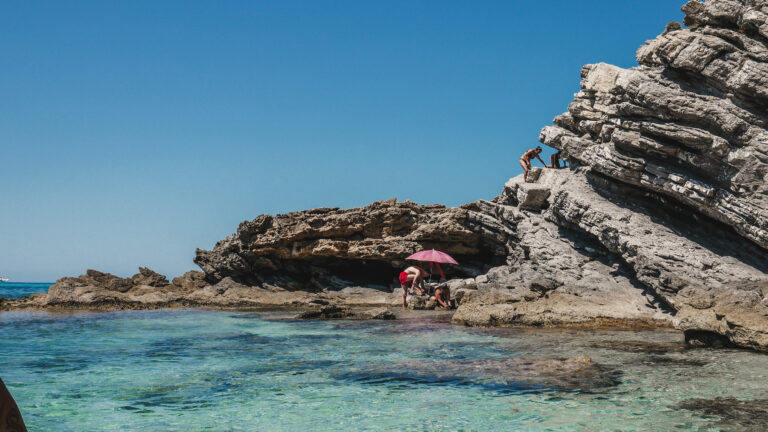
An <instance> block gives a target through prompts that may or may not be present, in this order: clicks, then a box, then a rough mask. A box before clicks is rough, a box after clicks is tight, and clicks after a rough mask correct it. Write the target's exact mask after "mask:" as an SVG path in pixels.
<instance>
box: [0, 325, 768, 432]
mask: <svg viewBox="0 0 768 432" xmlns="http://www.w3.org/2000/svg"><path fill="white" fill-rule="evenodd" d="M0 334H1V335H2V338H0V352H2V353H3V355H2V356H0V377H2V379H3V380H4V381H5V382H6V385H7V386H8V388H9V389H10V391H11V393H12V394H13V395H14V397H15V398H16V400H17V402H18V404H19V406H20V408H21V410H22V414H23V416H24V419H25V421H26V423H27V426H28V427H29V428H30V430H32V431H117V430H121V431H122V430H136V431H144V430H152V431H197V430H210V431H229V430H242V431H251V430H269V431H280V430H285V431H297V430H320V431H326V430H327V431H340V430H371V431H373V430H413V431H422V430H491V429H495V430H530V431H540V430H542V431H543V430H637V431H648V430H719V428H721V427H723V426H722V425H720V426H716V423H714V422H716V421H718V418H717V417H705V416H703V415H701V414H700V413H698V412H695V411H688V410H684V409H678V408H675V405H676V404H677V403H679V402H681V401H684V400H686V399H688V398H694V397H696V398H714V397H717V396H736V397H739V398H742V399H750V398H759V397H765V395H766V391H765V389H766V384H765V383H766V382H768V381H767V380H766V379H767V378H768V356H765V355H761V354H756V353H751V352H748V351H738V350H705V349H684V347H683V345H682V341H681V335H680V334H679V333H678V332H674V331H671V330H656V331H575V330H515V329H495V330H493V329H492V330H476V329H467V328H462V327H453V326H451V325H450V324H449V323H447V322H445V319H444V318H440V319H438V318H433V319H424V318H422V319H406V320H400V321H394V322H372V321H368V322H363V321H293V320H282V319H281V317H280V316H278V315H275V314H265V313H252V312H226V311H189V310H173V311H126V312H110V313H67V314H61V313H59V314H54V313H46V312H4V313H0ZM583 354H586V355H589V356H591V357H592V358H593V359H594V360H595V361H596V362H597V363H598V364H599V365H600V366H599V367H597V368H595V369H594V371H593V372H594V373H591V374H586V375H585V376H566V377H564V378H563V377H553V376H548V375H547V374H542V375H537V373H536V371H537V370H539V369H540V368H541V366H540V364H539V363H538V362H541V361H542V360H541V359H552V358H557V357H575V356H578V355H583ZM726 428H727V425H726ZM734 428H735V429H734V430H738V425H734Z"/></svg>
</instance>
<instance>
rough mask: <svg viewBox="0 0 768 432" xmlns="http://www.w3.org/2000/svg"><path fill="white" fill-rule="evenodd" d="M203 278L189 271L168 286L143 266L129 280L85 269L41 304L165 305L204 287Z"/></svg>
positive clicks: (61, 281)
mask: <svg viewBox="0 0 768 432" xmlns="http://www.w3.org/2000/svg"><path fill="white" fill-rule="evenodd" d="M203 277H204V275H203V273H201V272H197V271H190V272H187V273H185V274H184V275H183V276H179V277H177V278H174V279H173V282H172V283H169V282H168V279H167V278H166V277H165V276H163V275H161V274H159V273H156V272H155V271H153V270H150V269H148V268H146V267H139V272H138V273H136V274H135V275H133V276H131V277H129V278H121V277H118V276H115V275H113V274H109V273H103V272H100V271H97V270H88V271H86V272H85V274H83V275H80V276H78V277H76V278H75V277H64V278H61V279H59V280H58V281H56V283H55V284H54V285H52V286H51V287H50V288H49V289H48V294H47V295H46V296H45V297H41V299H40V302H41V303H42V305H46V306H62V305H71V306H77V305H87V306H103V305H109V304H126V305H130V304H168V303H172V302H175V301H178V300H181V299H182V298H183V297H184V296H185V295H186V294H188V293H190V292H192V291H194V290H196V289H200V288H202V287H204V286H207V285H208V284H207V283H206V282H205V281H204V280H203Z"/></svg>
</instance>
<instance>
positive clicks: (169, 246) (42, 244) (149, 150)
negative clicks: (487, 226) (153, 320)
mask: <svg viewBox="0 0 768 432" xmlns="http://www.w3.org/2000/svg"><path fill="white" fill-rule="evenodd" d="M683 4H684V1H682V0H646V1H643V2H635V1H616V0H601V1H578V2H577V1H572V0H571V1H564V0H550V1H546V2H531V1H527V2H522V1H488V2H469V1H448V0H441V1H386V2H384V1H381V2H374V1H315V0H313V1H279V2H259V1H227V2H213V1H210V2H202V1H201V2H188V1H178V2H174V1H135V2H133V1H132V2H125V1H98V2H96V1H94V2H81V1H68V2H59V1H53V2H35V1H30V2H2V3H0V66H2V67H0V275H3V276H5V277H10V278H11V279H12V280H15V281H53V280H55V279H57V278H59V277H62V276H68V275H77V274H81V273H83V272H84V271H85V270H86V269H87V268H96V269H100V270H104V271H109V272H112V273H115V274H118V275H121V276H127V275H130V274H133V273H135V271H136V268H137V267H138V266H140V265H141V266H149V267H151V268H153V269H155V270H157V271H159V272H161V273H165V274H168V275H169V276H175V275H178V274H181V273H183V272H184V271H186V270H190V269H193V268H196V267H195V265H194V264H193V263H192V258H193V256H194V252H195V248H197V247H200V248H203V249H209V248H211V247H212V246H213V245H214V243H215V242H216V241H217V240H219V239H221V238H223V237H225V236H227V235H229V234H231V233H233V232H234V231H235V230H236V228H237V225H238V224H239V223H240V222H241V221H243V220H245V219H252V218H254V217H256V216H258V215H259V214H261V213H283V212H289V211H294V210H301V209H305V208H312V207H319V206H338V207H356V206H362V205H365V204H367V203H369V202H372V201H376V200H381V199H388V198H392V197H397V198H398V199H400V200H405V199H410V200H412V201H416V202H419V203H445V204H448V205H459V204H462V203H465V202H470V201H474V200H476V199H481V198H483V199H490V198H492V197H494V196H495V195H496V194H497V193H498V192H499V191H500V189H501V187H502V185H503V183H504V182H505V181H506V180H507V179H508V178H509V177H512V176H515V175H517V174H519V173H520V172H521V168H520V166H519V165H518V162H517V160H518V158H519V155H520V153H521V152H523V151H525V150H526V149H527V148H530V147H532V146H535V145H537V138H538V134H539V130H540V129H541V128H542V127H543V126H546V125H548V124H551V121H552V118H553V117H554V116H556V115H558V114H560V113H562V112H564V111H565V110H566V109H567V105H568V103H569V102H570V100H571V99H572V97H573V93H575V92H576V91H578V89H579V86H578V84H579V70H580V68H581V66H582V65H583V64H586V63H596V62H600V61H603V62H607V63H612V64H616V65H619V66H625V67H629V66H634V65H635V64H636V61H635V58H634V53H635V50H636V49H637V48H638V47H639V46H640V45H642V44H643V42H644V41H645V40H648V39H652V38H654V37H655V36H656V35H657V34H659V33H661V31H662V30H663V29H664V25H665V24H666V23H667V22H669V21H681V20H682V17H683V15H682V12H680V7H681V6H682V5H683ZM549 153H550V150H549V149H546V150H545V155H548V154H549Z"/></svg>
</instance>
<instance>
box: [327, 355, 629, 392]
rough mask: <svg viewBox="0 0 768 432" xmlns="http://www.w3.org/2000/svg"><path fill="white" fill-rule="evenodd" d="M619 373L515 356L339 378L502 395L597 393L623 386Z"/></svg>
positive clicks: (582, 361) (585, 360) (373, 369)
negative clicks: (476, 389)
mask: <svg viewBox="0 0 768 432" xmlns="http://www.w3.org/2000/svg"><path fill="white" fill-rule="evenodd" d="M619 375H620V372H618V371H615V370H611V369H607V368H605V367H603V366H601V365H599V364H597V363H595V362H594V361H593V360H592V359H591V358H589V357H588V356H581V357H576V358H571V359H537V358H520V357H513V358H507V359H485V360H466V361H442V362H430V361H413V362H405V363H398V364H392V365H382V364H370V365H367V366H366V367H365V369H361V370H350V371H347V372H345V373H342V374H339V375H338V376H337V378H341V379H349V380H355V381H359V382H364V383H370V384H382V383H387V382H390V381H398V382H401V381H405V382H408V381H411V382H416V383H419V384H446V385H451V384H453V385H477V386H481V387H485V388H488V389H489V390H495V391H499V392H502V393H503V392H519V391H550V390H559V391H582V392H588V391H594V390H600V389H604V388H606V387H612V386H615V385H618V384H619V383H620V381H619V379H618V377H619Z"/></svg>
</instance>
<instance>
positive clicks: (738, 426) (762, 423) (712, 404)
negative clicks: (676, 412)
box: [673, 397, 768, 432]
mask: <svg viewBox="0 0 768 432" xmlns="http://www.w3.org/2000/svg"><path fill="white" fill-rule="evenodd" d="M673 408H676V409H686V410H690V411H696V412H699V413H701V414H705V415H708V416H717V417H719V418H720V420H719V421H715V422H713V423H714V424H715V425H716V426H718V427H721V428H723V429H721V430H733V431H744V432H763V431H765V429H766V425H768V399H752V400H740V399H736V398H733V397H717V398H714V399H688V400H685V401H682V402H680V403H679V404H677V405H675V406H674V407H673Z"/></svg>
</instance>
